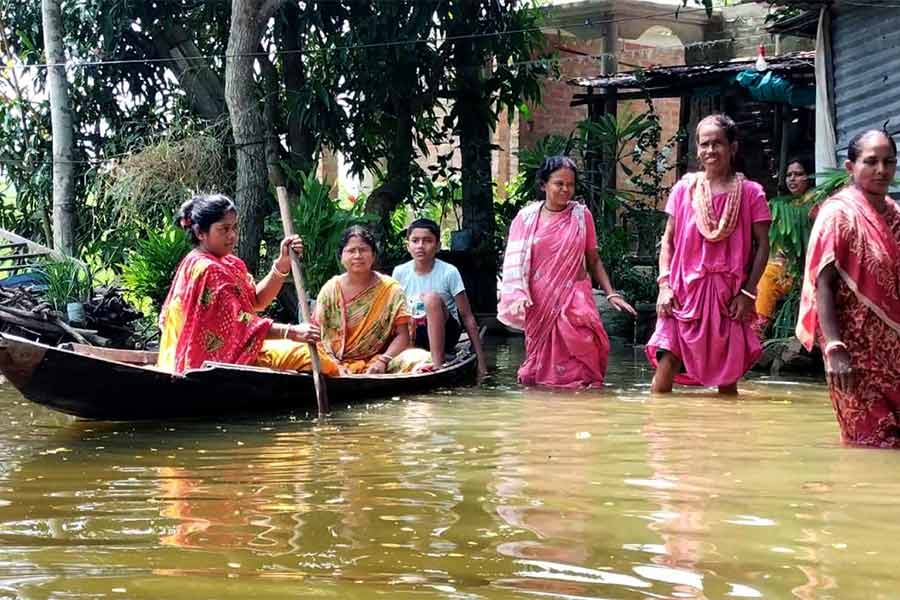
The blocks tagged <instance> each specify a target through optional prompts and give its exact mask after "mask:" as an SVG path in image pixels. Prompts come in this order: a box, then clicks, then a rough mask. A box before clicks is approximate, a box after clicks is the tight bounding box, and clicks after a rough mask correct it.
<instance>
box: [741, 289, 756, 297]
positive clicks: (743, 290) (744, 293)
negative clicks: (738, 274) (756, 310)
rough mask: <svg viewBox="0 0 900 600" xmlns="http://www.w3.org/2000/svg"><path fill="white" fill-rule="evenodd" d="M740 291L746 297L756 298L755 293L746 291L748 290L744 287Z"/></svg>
mask: <svg viewBox="0 0 900 600" xmlns="http://www.w3.org/2000/svg"><path fill="white" fill-rule="evenodd" d="M741 293H742V294H743V295H745V296H747V297H748V298H750V299H751V300H756V294H751V293H750V292H748V291H747V290H745V289H744V288H741Z"/></svg>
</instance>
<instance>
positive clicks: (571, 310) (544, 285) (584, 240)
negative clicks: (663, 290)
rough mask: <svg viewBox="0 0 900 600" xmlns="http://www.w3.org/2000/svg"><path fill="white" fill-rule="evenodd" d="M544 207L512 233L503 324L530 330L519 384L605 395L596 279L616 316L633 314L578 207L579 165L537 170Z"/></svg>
mask: <svg viewBox="0 0 900 600" xmlns="http://www.w3.org/2000/svg"><path fill="white" fill-rule="evenodd" d="M537 178H538V181H539V184H540V191H541V195H542V196H543V199H542V201H540V202H535V203H533V204H530V205H528V206H526V207H525V208H523V209H522V210H520V211H519V214H518V215H516V218H515V219H514V220H513V222H512V225H511V226H510V229H509V240H508V242H507V246H506V256H505V258H504V261H503V286H502V288H501V292H500V303H499V305H498V307H497V317H498V318H499V319H500V321H502V322H503V323H505V324H507V325H509V326H511V327H514V328H517V329H524V330H525V352H526V358H525V362H524V363H522V366H521V367H520V368H519V382H520V383H522V384H525V385H539V386H548V387H559V388H585V387H600V386H602V385H603V378H604V376H605V375H606V362H607V358H608V356H609V338H608V337H607V335H606V331H604V329H603V324H602V323H601V321H600V316H599V314H598V313H597V306H596V304H595V303H594V295H593V292H592V290H591V279H592V278H593V280H594V281H595V282H597V284H598V285H599V286H600V288H601V289H603V290H604V291H605V292H606V297H607V299H608V300H609V302H610V304H612V305H613V306H614V307H615V308H616V309H617V310H624V311H627V312H629V313H631V314H632V315H634V314H636V313H635V310H634V308H632V306H631V305H630V304H628V302H626V301H625V300H624V298H622V295H621V294H619V293H618V292H616V291H615V290H614V289H613V287H612V285H611V284H610V282H609V276H608V275H607V274H606V269H604V268H603V263H602V262H601V261H600V255H599V254H598V253H597V235H596V232H595V230H594V219H593V217H592V216H591V213H590V211H589V210H588V209H587V208H585V206H584V205H583V204H580V203H578V202H575V201H573V200H572V197H573V196H574V194H575V178H576V168H575V163H574V162H572V160H571V159H569V158H566V157H564V156H553V157H549V158H547V159H546V160H545V161H544V163H543V165H541V168H540V169H539V170H538V173H537Z"/></svg>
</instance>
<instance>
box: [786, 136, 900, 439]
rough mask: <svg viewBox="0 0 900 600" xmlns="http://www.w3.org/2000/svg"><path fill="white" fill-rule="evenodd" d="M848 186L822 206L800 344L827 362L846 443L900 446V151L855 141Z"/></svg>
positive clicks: (881, 142)
mask: <svg viewBox="0 0 900 600" xmlns="http://www.w3.org/2000/svg"><path fill="white" fill-rule="evenodd" d="M847 154H848V159H847V161H846V162H845V163H844V166H845V167H846V169H847V170H848V171H849V172H850V175H851V184H850V185H849V186H847V187H846V188H844V189H843V190H841V191H840V192H838V193H837V194H835V195H834V196H832V197H831V198H829V199H828V200H826V201H825V202H824V203H823V204H822V208H821V209H820V210H819V215H818V217H817V218H816V222H815V225H813V230H812V233H811V234H810V239H809V249H808V251H807V257H806V273H805V277H804V281H803V291H802V293H801V296H800V318H799V321H798V323H797V337H798V338H799V339H800V341H801V342H802V343H803V345H804V346H806V348H807V349H812V346H813V342H814V341H818V343H819V346H820V347H821V348H822V354H823V355H824V357H825V373H826V378H827V381H828V389H829V391H830V393H831V403H832V405H833V406H834V412H835V415H836V416H837V420H838V424H839V425H840V428H841V439H842V441H843V442H844V443H847V444H852V445H857V446H874V447H881V448H897V447H900V386H898V382H900V210H898V207H897V204H896V203H895V202H894V201H893V200H892V199H891V198H889V197H887V191H888V187H889V186H890V185H891V182H892V181H893V179H894V175H895V173H896V170H897V146H896V144H895V142H894V141H893V140H892V139H891V138H890V137H889V136H888V135H887V134H885V133H884V132H883V131H877V130H874V131H867V132H865V133H863V134H860V135H857V136H856V137H855V138H853V140H851V142H850V145H849V147H848V153H847Z"/></svg>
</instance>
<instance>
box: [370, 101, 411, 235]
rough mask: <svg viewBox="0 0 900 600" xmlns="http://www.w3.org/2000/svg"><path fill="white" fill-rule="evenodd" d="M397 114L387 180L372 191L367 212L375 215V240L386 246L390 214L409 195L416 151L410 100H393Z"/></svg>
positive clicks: (389, 155)
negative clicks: (411, 166) (411, 168)
mask: <svg viewBox="0 0 900 600" xmlns="http://www.w3.org/2000/svg"><path fill="white" fill-rule="evenodd" d="M393 108H394V114H395V115H396V122H397V128H396V130H395V131H394V138H393V139H392V140H391V146H390V149H389V152H388V157H387V161H388V164H387V174H386V177H385V180H384V181H383V182H382V184H381V185H379V186H378V187H377V188H375V189H374V190H372V193H371V194H369V198H368V199H367V200H366V212H367V213H369V214H370V215H376V216H377V217H378V221H377V222H376V224H375V226H374V229H375V231H374V233H375V237H376V238H377V239H378V241H379V243H381V244H382V247H384V242H385V240H386V239H387V237H388V234H389V232H390V227H391V213H393V212H394V209H395V208H397V206H398V205H399V204H400V203H401V202H402V201H403V200H404V199H405V198H406V197H407V196H408V195H409V191H410V185H411V182H410V165H411V164H412V161H413V160H415V151H414V150H413V130H412V128H413V118H412V110H411V107H410V103H409V101H408V100H404V99H402V98H395V99H394V107H393Z"/></svg>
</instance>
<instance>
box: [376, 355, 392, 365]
mask: <svg viewBox="0 0 900 600" xmlns="http://www.w3.org/2000/svg"><path fill="white" fill-rule="evenodd" d="M378 360H380V361H381V362H383V363H384V366H388V365H389V364H391V361H392V360H394V357H393V356H391V355H390V354H379V355H378Z"/></svg>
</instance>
